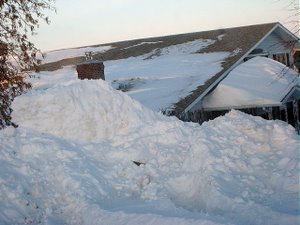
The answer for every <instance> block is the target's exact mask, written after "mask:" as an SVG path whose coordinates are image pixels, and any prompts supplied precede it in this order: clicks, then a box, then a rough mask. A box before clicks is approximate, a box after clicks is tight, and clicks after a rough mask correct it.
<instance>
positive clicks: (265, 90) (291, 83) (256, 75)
mask: <svg viewBox="0 0 300 225" xmlns="http://www.w3.org/2000/svg"><path fill="white" fill-rule="evenodd" d="M297 81H298V74H297V73H296V72H295V71H294V70H292V69H290V68H288V67H286V66H285V65H283V64H281V63H279V62H277V61H274V60H272V59H269V58H265V57H255V58H252V59H250V60H249V61H247V62H244V63H242V64H240V65H239V66H237V67H236V68H234V69H233V70H232V71H231V72H230V73H229V74H228V76H227V77H226V78H225V79H224V80H222V82H221V83H220V84H219V85H218V86H217V87H216V88H215V89H214V90H213V91H212V92H211V93H210V94H208V95H207V96H205V98H204V99H203V109H204V110H206V111H217V110H224V109H232V108H252V107H256V106H261V107H263V106H275V105H282V103H283V102H284V101H285V99H286V96H288V95H290V94H292V93H291V91H292V90H294V89H295V87H297V85H298V84H297Z"/></svg>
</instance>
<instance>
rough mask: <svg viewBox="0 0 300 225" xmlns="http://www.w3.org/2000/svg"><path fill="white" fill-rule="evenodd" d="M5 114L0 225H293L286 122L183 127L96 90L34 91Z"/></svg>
mask: <svg viewBox="0 0 300 225" xmlns="http://www.w3.org/2000/svg"><path fill="white" fill-rule="evenodd" d="M13 107H14V114H13V116H14V118H15V119H16V120H17V123H18V124H19V125H20V127H19V128H18V129H13V128H9V129H5V130H3V131H1V132H0V149H1V151H0V161H1V170H0V188H1V192H0V195H1V196H0V199H1V200H0V201H1V202H0V223H1V224H26V223H27V224H29V223H31V224H39V223H42V224H103V223H102V222H103V221H105V224H141V223H145V224H220V223H225V224H228V223H233V224H296V223H297V220H298V214H299V208H298V200H299V195H298V194H299V178H298V168H297V166H298V161H299V158H298V147H299V140H298V136H297V135H296V134H295V131H294V129H293V128H292V127H291V126H289V125H287V124H286V123H284V122H281V121H266V120H264V119H262V118H259V117H252V116H249V115H246V114H244V113H241V112H238V111H231V112H230V113H228V114H227V115H225V116H223V117H219V118H218V119H216V120H214V121H210V122H207V123H204V124H203V125H202V126H199V125H197V124H192V123H183V122H181V121H178V120H177V119H175V118H168V117H164V116H162V115H160V114H156V113H154V112H152V111H150V110H148V109H146V108H144V107H142V106H141V105H140V104H138V103H137V102H135V101H133V100H132V99H130V98H129V97H128V96H126V95H124V94H123V93H121V92H117V91H115V90H113V89H112V88H111V87H109V86H108V85H107V84H106V83H105V82H103V81H69V82H63V83H61V84H59V85H56V86H53V87H47V88H46V87H45V89H43V88H38V89H34V90H32V91H30V92H28V93H27V94H26V95H24V96H20V97H18V98H17V99H16V101H15V102H14V105H13ZM133 161H138V162H141V163H142V164H141V165H140V166H137V165H136V164H134V163H133ZM120 211H122V212H120ZM192 212H193V213H192ZM149 215H151V216H149ZM179 216H180V218H178V217H179ZM149 218H151V219H149ZM208 220H209V221H208Z"/></svg>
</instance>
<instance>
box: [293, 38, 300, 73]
mask: <svg viewBox="0 0 300 225" xmlns="http://www.w3.org/2000/svg"><path fill="white" fill-rule="evenodd" d="M294 64H295V67H296V68H297V69H298V72H300V40H299V41H298V43H297V44H296V47H295V53H294Z"/></svg>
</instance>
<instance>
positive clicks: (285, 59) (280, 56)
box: [273, 53, 291, 66]
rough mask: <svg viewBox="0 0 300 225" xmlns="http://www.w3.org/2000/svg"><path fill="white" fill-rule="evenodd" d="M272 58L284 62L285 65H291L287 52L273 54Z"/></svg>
mask: <svg viewBox="0 0 300 225" xmlns="http://www.w3.org/2000/svg"><path fill="white" fill-rule="evenodd" d="M273 59H274V60H276V61H278V62H281V63H282V64H284V65H286V66H291V64H290V54H289V53H280V54H273Z"/></svg>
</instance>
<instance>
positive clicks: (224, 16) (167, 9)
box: [31, 0, 299, 51]
mask: <svg viewBox="0 0 300 225" xmlns="http://www.w3.org/2000/svg"><path fill="white" fill-rule="evenodd" d="M290 1H291V0H56V2H55V6H56V9H57V14H55V13H49V12H47V14H48V15H49V16H50V20H51V24H50V25H46V24H44V23H42V22H41V24H40V28H39V29H38V30H37V33H38V34H37V35H36V36H34V37H32V38H31V40H32V41H33V42H34V43H35V44H36V46H37V47H38V48H40V49H41V50H42V51H47V50H54V49H61V48H70V47H79V46H86V45H94V44H103V43H108V42H115V41H122V40H130V39H137V38H143V37H155V36H164V35H170V34H179V33H188V32H197V31H204V30H214V29H219V28H228V27H235V26H243V25H251V24H259V23H268V22H281V23H282V24H283V25H284V26H286V27H287V28H289V29H290V30H292V29H295V28H294V25H295V24H292V23H290V21H292V20H296V19H298V20H299V18H296V17H293V14H294V13H295V12H293V11H290V10H289V2H290Z"/></svg>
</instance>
